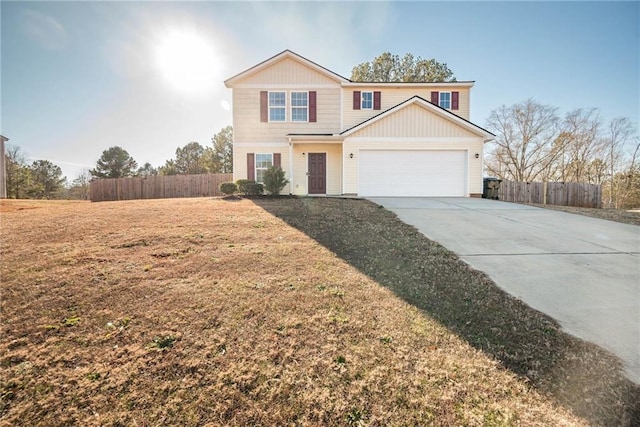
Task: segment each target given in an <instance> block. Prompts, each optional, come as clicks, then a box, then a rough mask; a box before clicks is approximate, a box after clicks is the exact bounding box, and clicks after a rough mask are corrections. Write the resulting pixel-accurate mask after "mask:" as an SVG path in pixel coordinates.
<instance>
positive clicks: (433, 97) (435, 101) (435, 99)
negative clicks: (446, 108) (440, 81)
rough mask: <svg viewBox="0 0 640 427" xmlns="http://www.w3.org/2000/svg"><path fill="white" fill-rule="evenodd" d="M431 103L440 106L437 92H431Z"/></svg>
mask: <svg viewBox="0 0 640 427" xmlns="http://www.w3.org/2000/svg"><path fill="white" fill-rule="evenodd" d="M431 103H432V104H436V105H440V93H439V92H431Z"/></svg>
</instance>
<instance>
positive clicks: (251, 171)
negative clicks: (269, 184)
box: [247, 153, 256, 181]
mask: <svg viewBox="0 0 640 427" xmlns="http://www.w3.org/2000/svg"><path fill="white" fill-rule="evenodd" d="M247 179H248V180H249V181H255V180H256V155H255V154H253V153H247Z"/></svg>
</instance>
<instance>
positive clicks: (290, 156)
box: [288, 137, 293, 196]
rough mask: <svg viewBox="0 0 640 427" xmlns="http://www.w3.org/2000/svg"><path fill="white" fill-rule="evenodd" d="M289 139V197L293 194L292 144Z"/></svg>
mask: <svg viewBox="0 0 640 427" xmlns="http://www.w3.org/2000/svg"><path fill="white" fill-rule="evenodd" d="M288 139H289V195H290V196H291V195H292V194H293V143H292V142H291V137H289V138H288Z"/></svg>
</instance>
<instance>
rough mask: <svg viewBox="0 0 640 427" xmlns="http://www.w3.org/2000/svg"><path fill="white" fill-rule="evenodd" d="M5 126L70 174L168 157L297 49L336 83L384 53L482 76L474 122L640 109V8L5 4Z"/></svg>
mask: <svg viewBox="0 0 640 427" xmlns="http://www.w3.org/2000/svg"><path fill="white" fill-rule="evenodd" d="M0 23H1V28H0V36H1V38H0V52H1V55H0V56H1V58H0V61H1V62H0V69H1V74H0V76H1V82H0V101H1V102H0V108H1V110H0V120H1V121H0V134H2V135H4V136H5V137H7V138H9V139H10V140H9V143H8V144H12V145H15V146H18V147H20V150H21V152H22V153H23V154H25V155H26V156H27V158H28V160H30V161H33V160H39V159H45V160H50V161H52V162H54V163H55V164H57V165H59V166H60V167H61V168H62V170H63V173H64V174H65V175H66V176H67V178H68V179H69V180H73V179H74V178H75V177H77V176H78V175H79V174H80V173H81V172H82V171H83V170H86V169H89V168H92V167H95V164H96V161H97V160H98V159H99V158H100V156H101V154H102V152H103V151H104V150H106V149H107V148H109V147H111V146H116V145H117V146H120V147H123V148H124V149H125V150H127V151H128V152H129V154H131V156H132V157H133V158H134V159H135V160H136V161H137V162H138V164H139V165H142V164H144V163H146V162H149V163H151V164H152V165H153V166H156V167H157V166H161V165H163V164H164V163H165V161H166V160H168V159H171V158H173V157H174V156H175V150H176V148H178V147H182V146H184V145H186V144H187V143H189V142H191V141H198V142H199V143H200V144H202V145H210V144H211V138H212V137H213V135H214V134H216V133H217V132H219V131H220V130H221V129H222V128H223V127H225V126H227V125H231V124H232V115H231V109H230V107H231V90H230V89H226V88H225V86H224V83H223V82H224V80H225V79H227V78H229V77H232V76H234V75H235V74H237V73H239V72H242V71H244V70H245V69H247V68H249V67H251V66H253V65H255V64H257V63H259V62H262V61H264V60H266V59H268V58H270V57H272V56H274V55H276V54H277V53H279V52H281V51H283V50H285V49H290V50H292V51H294V52H296V53H298V54H300V55H302V56H304V57H306V58H307V59H310V60H312V61H314V62H316V63H318V64H320V65H322V66H324V67H326V68H328V69H330V70H332V71H334V72H336V73H338V74H340V75H342V76H345V77H347V78H348V77H350V75H351V69H352V68H353V67H354V66H355V65H357V64H360V63H362V62H366V61H371V60H373V59H374V58H375V57H376V56H378V55H380V54H381V53H383V52H386V51H388V52H391V53H394V54H398V55H404V54H405V53H412V54H414V55H415V56H420V57H422V58H425V59H428V58H435V59H436V60H438V61H440V62H444V63H446V64H447V65H448V67H449V68H450V69H451V70H452V71H453V72H454V75H455V76H456V78H457V79H458V80H474V81H475V82H476V83H475V86H474V87H473V89H472V91H471V121H473V122H474V123H476V124H478V125H480V126H484V125H485V123H486V120H487V118H488V116H489V114H490V113H491V111H492V110H494V109H496V108H498V107H500V106H502V105H507V106H509V105H513V104H516V103H519V102H522V101H524V100H526V99H529V98H533V99H534V100H536V101H537V102H539V103H541V104H546V105H551V106H554V107H557V108H558V112H559V114H561V115H564V114H566V113H567V112H569V111H571V110H574V109H576V108H593V107H595V108H598V109H599V110H600V113H601V116H602V119H603V120H604V121H605V122H606V121H609V120H611V119H613V118H615V117H621V116H622V117H629V118H630V119H631V121H632V122H633V123H634V124H635V125H636V127H637V126H638V121H639V116H640V108H639V104H640V87H639V80H640V66H639V62H640V2H631V1H630V2H594V1H591V2H576V1H571V2H539V1H536V2H521V1H513V2H480V1H472V2H464V1H455V2H430V1H423V2H378V1H376V2H364V1H359V2H336V3H332V2H265V1H261V2H250V1H242V2H239V1H234V2H213V1H201V2H155V1H146V2H91V1H75V2H74V1H66V2H31V1H29V2H26V1H16V2H11V1H4V0H3V1H2V2H0Z"/></svg>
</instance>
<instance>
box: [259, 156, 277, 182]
mask: <svg viewBox="0 0 640 427" xmlns="http://www.w3.org/2000/svg"><path fill="white" fill-rule="evenodd" d="M271 166H273V154H271V153H269V154H256V175H255V176H256V182H258V183H260V184H262V183H263V182H264V173H265V172H266V171H267V169H269V168H270V167H271Z"/></svg>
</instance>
